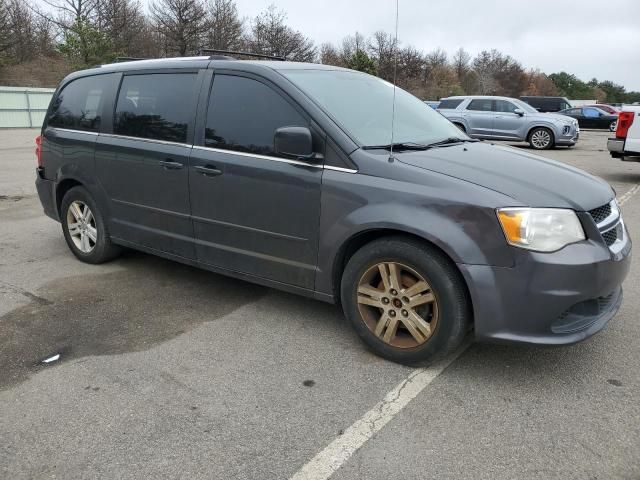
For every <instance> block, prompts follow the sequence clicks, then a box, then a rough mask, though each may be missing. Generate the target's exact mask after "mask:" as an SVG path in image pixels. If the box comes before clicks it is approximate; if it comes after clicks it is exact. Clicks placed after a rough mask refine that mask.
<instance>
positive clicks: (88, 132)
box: [47, 126, 100, 135]
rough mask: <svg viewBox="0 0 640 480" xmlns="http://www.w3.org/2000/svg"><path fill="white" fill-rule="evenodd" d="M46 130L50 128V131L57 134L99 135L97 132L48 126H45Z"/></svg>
mask: <svg viewBox="0 0 640 480" xmlns="http://www.w3.org/2000/svg"><path fill="white" fill-rule="evenodd" d="M47 128H50V129H51V130H57V131H59V132H69V133H84V134H86V135H100V133H98V132H91V131H88V130H76V129H74V128H62V127H49V126H47Z"/></svg>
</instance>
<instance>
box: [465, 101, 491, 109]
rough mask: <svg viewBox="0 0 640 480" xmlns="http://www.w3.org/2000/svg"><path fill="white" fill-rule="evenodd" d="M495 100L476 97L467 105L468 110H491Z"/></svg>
mask: <svg viewBox="0 0 640 480" xmlns="http://www.w3.org/2000/svg"><path fill="white" fill-rule="evenodd" d="M492 104H493V100H490V99H486V98H476V99H475V100H471V103H470V104H469V106H468V107H467V110H477V111H482V112H490V111H491V108H492Z"/></svg>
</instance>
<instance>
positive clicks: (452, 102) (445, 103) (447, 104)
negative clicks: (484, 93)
mask: <svg viewBox="0 0 640 480" xmlns="http://www.w3.org/2000/svg"><path fill="white" fill-rule="evenodd" d="M463 100H464V98H451V99H444V100H442V101H441V102H440V105H438V109H439V110H440V109H442V108H449V109H451V110H453V109H454V108H456V107H457V106H458V105H460V104H461V103H462V101H463Z"/></svg>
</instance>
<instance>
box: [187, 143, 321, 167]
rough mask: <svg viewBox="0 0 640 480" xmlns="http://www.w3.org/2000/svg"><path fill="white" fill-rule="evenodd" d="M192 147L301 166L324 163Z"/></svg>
mask: <svg viewBox="0 0 640 480" xmlns="http://www.w3.org/2000/svg"><path fill="white" fill-rule="evenodd" d="M193 148H194V149H195V150H204V151H210V152H218V153H228V154H230V155H237V156H239V157H250V158H261V159H263V160H272V161H274V162H282V163H289V164H291V165H300V166H303V167H311V168H324V165H316V164H314V163H309V162H303V161H302V160H291V159H288V158H281V157H273V156H271V155H259V154H257V153H248V152H238V151H236V150H225V149H223V148H213V147H204V146H201V145H194V146H193ZM318 159H320V158H318Z"/></svg>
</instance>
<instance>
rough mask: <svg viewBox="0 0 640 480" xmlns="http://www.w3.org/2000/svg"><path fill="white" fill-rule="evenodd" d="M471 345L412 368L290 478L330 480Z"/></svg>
mask: <svg viewBox="0 0 640 480" xmlns="http://www.w3.org/2000/svg"><path fill="white" fill-rule="evenodd" d="M469 345H471V340H470V339H468V340H467V341H466V342H465V343H464V344H463V345H462V346H461V347H460V348H459V349H458V350H456V351H455V352H454V353H452V354H451V355H448V356H447V357H446V358H444V359H442V360H440V361H439V362H437V363H435V364H433V365H431V366H430V367H426V368H419V369H416V370H414V371H412V372H411V374H410V375H409V376H408V377H407V378H406V379H405V380H403V381H402V382H401V383H400V384H399V385H398V386H396V387H395V388H394V389H393V390H391V391H390V392H389V393H387V395H386V396H385V397H384V399H383V400H382V401H381V402H379V403H378V404H377V405H376V406H375V407H373V408H372V409H371V410H369V411H368V412H367V413H365V414H364V415H363V416H362V418H360V420H358V421H357V422H356V423H354V424H353V425H351V426H350V427H349V428H347V429H346V430H345V431H344V433H343V434H342V435H341V436H339V437H338V438H336V439H335V440H334V441H333V442H331V443H330V444H329V445H327V446H326V447H325V449H324V450H322V451H321V452H320V453H318V454H317V455H316V456H315V457H313V458H312V459H311V460H310V461H309V462H307V463H306V464H305V465H304V466H303V467H302V468H301V469H300V470H298V471H297V472H296V473H295V474H294V475H293V476H292V477H291V480H326V479H328V478H329V477H330V476H331V475H332V474H333V473H334V472H335V471H336V470H338V469H339V468H340V467H341V466H342V465H343V464H344V463H345V462H346V461H347V460H348V459H349V458H350V457H351V456H352V455H353V454H354V453H355V452H356V451H357V450H358V449H359V448H360V447H362V445H364V444H365V442H367V440H369V439H370V438H371V437H373V435H374V434H375V433H376V432H378V431H379V430H380V429H381V428H382V427H384V426H385V425H386V424H387V423H389V421H391V419H392V418H393V417H395V416H396V415H397V414H398V413H400V411H401V410H402V409H403V408H404V407H405V406H407V404H408V403H409V402H410V401H411V400H413V399H414V398H415V397H416V396H417V395H418V394H419V393H420V392H421V391H422V390H424V388H425V387H426V386H427V385H429V384H430V383H431V382H433V381H434V380H435V379H436V377H437V376H438V375H440V374H441V373H442V372H443V371H444V369H445V368H447V367H448V366H449V365H450V364H451V362H453V361H454V360H455V359H456V358H458V357H459V356H460V354H462V352H464V351H465V350H466V349H467V348H468V347H469Z"/></svg>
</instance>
